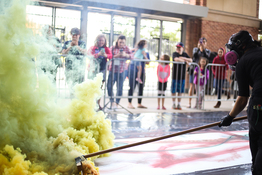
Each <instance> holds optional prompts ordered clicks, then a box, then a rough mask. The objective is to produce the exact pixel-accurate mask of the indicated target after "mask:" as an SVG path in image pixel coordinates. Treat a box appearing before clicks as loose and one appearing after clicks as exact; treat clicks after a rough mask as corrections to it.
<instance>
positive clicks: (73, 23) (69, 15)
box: [55, 8, 84, 42]
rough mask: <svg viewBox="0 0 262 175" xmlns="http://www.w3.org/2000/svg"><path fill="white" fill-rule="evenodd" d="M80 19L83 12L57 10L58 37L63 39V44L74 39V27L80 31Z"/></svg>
mask: <svg viewBox="0 0 262 175" xmlns="http://www.w3.org/2000/svg"><path fill="white" fill-rule="evenodd" d="M80 19H81V11H77V10H67V9H59V8H58V9H56V22H55V28H56V37H58V38H59V39H61V41H62V42H64V41H68V40H71V39H72V37H71V34H70V31H71V29H72V28H74V27H77V28H79V29H80ZM81 37H84V36H81Z"/></svg>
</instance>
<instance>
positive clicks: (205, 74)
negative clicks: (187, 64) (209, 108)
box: [194, 57, 209, 109]
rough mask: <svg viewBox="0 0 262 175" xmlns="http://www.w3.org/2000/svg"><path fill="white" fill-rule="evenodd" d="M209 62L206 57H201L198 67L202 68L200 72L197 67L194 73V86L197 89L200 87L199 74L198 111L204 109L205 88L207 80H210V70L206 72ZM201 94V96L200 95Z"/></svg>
mask: <svg viewBox="0 0 262 175" xmlns="http://www.w3.org/2000/svg"><path fill="white" fill-rule="evenodd" d="M207 63H208V60H207V59H206V58H205V57H201V58H200V60H199V62H198V65H199V67H200V71H199V68H198V67H196V68H195V71H194V84H195V88H196V89H197V85H198V74H199V73H200V74H199V91H197V95H198V97H199V99H198V100H196V106H195V108H197V109H201V108H202V100H203V97H204V93H205V92H204V86H205V85H206V83H207V80H208V79H209V70H208V69H207V70H206V72H205V68H206V66H207ZM198 92H199V94H198Z"/></svg>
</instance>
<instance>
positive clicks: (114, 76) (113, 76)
mask: <svg viewBox="0 0 262 175" xmlns="http://www.w3.org/2000/svg"><path fill="white" fill-rule="evenodd" d="M124 74H125V72H122V73H119V72H115V73H113V72H112V71H109V75H108V81H107V91H108V95H109V96H110V101H111V102H113V101H114V98H113V96H114V93H113V86H114V84H115V82H116V89H117V92H116V95H117V96H122V94H123V83H124V80H125V77H124ZM119 102H120V98H117V99H116V103H117V104H119Z"/></svg>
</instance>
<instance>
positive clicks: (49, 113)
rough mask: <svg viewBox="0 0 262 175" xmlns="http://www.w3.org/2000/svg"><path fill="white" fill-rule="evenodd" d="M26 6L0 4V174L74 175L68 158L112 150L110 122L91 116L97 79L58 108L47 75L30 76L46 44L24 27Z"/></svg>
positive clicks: (20, 0)
mask: <svg viewBox="0 0 262 175" xmlns="http://www.w3.org/2000/svg"><path fill="white" fill-rule="evenodd" d="M27 4H28V1H27V0H11V1H8V0H6V1H5V3H0V5H1V7H0V9H2V13H0V24H1V25H0V33H1V40H0V120H1V122H0V133H1V136H0V174H3V175H12V174H19V175H23V174H29V175H31V174H34V175H40V174H41V175H42V174H74V173H76V166H75V162H74V158H76V157H78V156H80V155H82V154H88V153H92V152H97V151H99V150H104V149H108V148H111V147H112V146H113V139H114V135H113V134H112V132H111V123H110V121H109V120H106V119H105V116H104V114H103V113H102V112H96V111H95V109H96V108H97V105H96V100H97V99H98V98H100V96H101V95H102V91H101V89H100V87H101V82H102V76H101V75H100V76H98V77H96V78H95V79H94V80H89V81H87V82H84V83H82V84H79V85H77V86H76V87H75V95H76V97H77V99H74V100H72V102H71V104H70V105H69V106H68V107H59V105H58V104H56V102H55V99H54V96H55V95H54V94H55V91H54V89H55V88H54V87H53V85H52V83H50V81H49V80H48V78H47V76H43V75H40V74H39V76H38V77H37V76H36V68H35V62H33V61H32V58H35V57H38V56H39V54H41V50H40V48H41V47H42V48H41V49H43V46H45V45H47V43H39V38H38V39H36V38H37V37H36V36H34V35H33V32H32V31H31V30H30V29H28V28H27V27H26V12H25V9H26V5H27ZM42 41H43V42H44V40H42ZM47 48H48V47H47ZM47 59H48V58H47ZM38 69H39V68H38ZM90 160H91V159H90ZM91 164H92V162H91Z"/></svg>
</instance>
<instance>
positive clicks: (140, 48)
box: [134, 40, 148, 84]
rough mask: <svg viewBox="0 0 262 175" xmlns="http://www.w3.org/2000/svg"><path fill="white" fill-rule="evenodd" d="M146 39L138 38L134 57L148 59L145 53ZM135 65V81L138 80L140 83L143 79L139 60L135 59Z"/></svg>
mask: <svg viewBox="0 0 262 175" xmlns="http://www.w3.org/2000/svg"><path fill="white" fill-rule="evenodd" d="M146 46H147V44H146V40H140V41H139V42H138V44H137V50H136V53H135V56H134V57H135V58H136V59H141V60H142V59H144V57H145V59H148V58H147V55H146ZM136 65H137V69H138V72H137V78H136V81H138V82H139V83H140V84H142V83H143V81H142V80H141V73H142V66H141V62H140V61H137V62H136Z"/></svg>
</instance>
